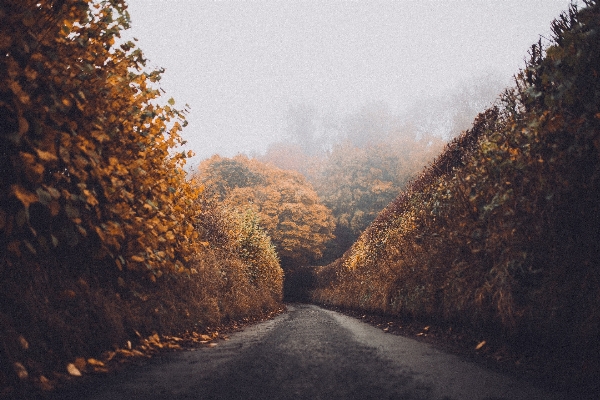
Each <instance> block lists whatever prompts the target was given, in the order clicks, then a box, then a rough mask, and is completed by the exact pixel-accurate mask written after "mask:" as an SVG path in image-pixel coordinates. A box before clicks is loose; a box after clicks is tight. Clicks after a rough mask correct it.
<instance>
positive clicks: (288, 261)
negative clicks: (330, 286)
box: [196, 156, 334, 267]
mask: <svg viewBox="0 0 600 400" xmlns="http://www.w3.org/2000/svg"><path fill="white" fill-rule="evenodd" d="M196 180H197V181H198V182H200V183H201V184H202V185H203V186H204V187H205V188H206V192H207V194H206V196H208V197H212V198H213V201H216V202H223V204H224V206H225V207H226V208H228V209H230V210H232V211H234V212H237V213H241V214H244V213H247V212H248V211H247V210H252V212H253V213H254V214H255V215H256V217H258V219H257V223H258V224H259V225H260V226H261V227H262V228H264V230H265V231H266V232H267V233H268V235H269V236H270V238H271V240H272V242H273V244H274V246H275V248H276V250H277V254H278V256H279V257H280V258H281V260H282V264H283V265H284V267H290V266H294V265H304V264H307V263H310V262H314V261H315V260H318V259H319V258H320V257H321V256H322V254H323V250H324V249H325V244H326V243H327V242H328V241H329V240H331V239H332V238H333V234H332V231H333V227H334V221H333V218H332V216H331V212H330V211H329V210H328V209H327V208H326V207H325V206H324V205H322V204H321V202H320V200H319V199H318V197H317V194H316V193H315V191H314V190H313V189H312V187H311V185H310V184H309V183H308V182H307V181H306V178H304V176H302V175H301V174H300V173H298V172H294V171H285V170H281V169H279V168H276V167H274V166H270V165H268V164H264V163H261V162H259V161H257V160H254V159H249V158H247V157H245V156H237V157H234V158H232V159H229V158H222V157H220V156H213V157H212V158H210V159H208V160H205V161H204V162H203V163H202V164H201V165H200V167H199V172H198V174H197V176H196Z"/></svg>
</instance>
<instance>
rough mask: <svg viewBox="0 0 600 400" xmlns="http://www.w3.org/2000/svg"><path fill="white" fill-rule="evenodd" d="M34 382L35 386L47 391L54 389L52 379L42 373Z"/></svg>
mask: <svg viewBox="0 0 600 400" xmlns="http://www.w3.org/2000/svg"><path fill="white" fill-rule="evenodd" d="M36 383H37V386H38V387H39V388H40V389H42V390H44V391H47V392H49V391H51V390H53V389H54V384H53V383H52V381H51V380H50V379H48V378H46V377H45V376H44V375H42V376H40V377H39V379H38V380H37V382H36Z"/></svg>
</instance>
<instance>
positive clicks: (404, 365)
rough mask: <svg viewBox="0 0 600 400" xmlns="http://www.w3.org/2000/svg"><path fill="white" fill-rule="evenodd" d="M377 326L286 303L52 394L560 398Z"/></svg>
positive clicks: (94, 397)
mask: <svg viewBox="0 0 600 400" xmlns="http://www.w3.org/2000/svg"><path fill="white" fill-rule="evenodd" d="M388 322H389V321H388ZM384 329H385V328H384ZM382 330H383V329H381V328H376V327H373V326H371V325H369V324H366V323H363V322H362V321H361V320H358V319H356V318H351V317H349V316H346V315H344V314H341V313H337V312H335V311H331V310H326V309H323V308H320V307H318V306H315V305H308V304H290V305H288V310H287V312H285V313H282V314H280V315H278V316H276V317H275V318H274V319H271V320H268V321H265V322H263V323H259V324H255V325H252V326H249V327H248V328H247V329H244V330H243V331H240V332H234V333H232V334H231V335H230V336H229V338H228V340H219V341H217V342H216V343H215V344H216V345H214V346H210V347H198V348H192V349H188V350H186V351H179V352H172V353H164V354H160V355H158V356H157V357H154V358H153V359H150V360H147V361H146V362H145V363H143V364H141V365H137V366H132V367H131V368H127V369H126V370H124V371H123V372H122V373H119V374H115V375H113V376H105V377H104V378H102V379H97V380H95V381H93V382H89V383H88V384H82V385H80V386H78V387H72V388H69V389H67V390H65V391H62V392H57V393H56V394H55V397H53V398H55V399H65V398H78V399H90V400H108V399H110V400H117V399H128V400H130V399H144V400H149V399H169V400H171V399H267V398H268V399H299V398H311V399H328V400H329V399H378V400H379V399H417V400H419V399H420V400H425V399H437V400H450V399H453V400H458V399H473V400H476V399H480V400H490V399H496V400H499V399H502V400H516V399H523V400H531V399H540V400H542V399H543V400H548V399H567V398H569V397H564V396H562V395H561V394H560V393H556V392H553V391H548V390H547V388H543V387H536V386H535V385H531V384H530V383H529V382H528V381H527V380H526V379H522V378H521V379H520V378H516V377H511V376H508V375H506V374H503V373H499V372H495V371H492V370H489V369H487V368H484V367H482V366H479V365H477V364H475V363H472V362H469V361H466V360H464V359H462V358H461V357H457V356H455V355H452V354H447V353H446V352H443V351H439V350H436V349H435V348H434V347H432V346H430V345H429V344H426V343H419V342H418V341H415V340H412V339H409V338H405V337H401V336H396V335H389V334H386V333H385V332H382ZM388 331H389V329H388Z"/></svg>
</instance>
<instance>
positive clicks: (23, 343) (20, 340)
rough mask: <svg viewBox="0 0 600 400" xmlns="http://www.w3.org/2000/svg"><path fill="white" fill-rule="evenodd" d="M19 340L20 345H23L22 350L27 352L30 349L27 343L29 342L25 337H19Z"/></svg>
mask: <svg viewBox="0 0 600 400" xmlns="http://www.w3.org/2000/svg"><path fill="white" fill-rule="evenodd" d="M18 340H19V344H20V345H21V348H22V349H23V350H27V349H28V348H29V343H27V340H25V338H24V337H23V335H20V336H19V337H18Z"/></svg>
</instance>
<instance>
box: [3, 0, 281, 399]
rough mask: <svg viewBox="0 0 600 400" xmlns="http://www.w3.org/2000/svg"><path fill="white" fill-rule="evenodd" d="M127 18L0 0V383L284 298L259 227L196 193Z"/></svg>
mask: <svg viewBox="0 0 600 400" xmlns="http://www.w3.org/2000/svg"><path fill="white" fill-rule="evenodd" d="M127 27H128V15H127V12H126V6H125V3H124V1H123V0H110V1H101V2H100V1H94V2H92V1H87V0H47V1H44V0H37V1H29V0H25V1H24V0H7V1H3V2H2V3H1V4H0V52H1V54H2V57H0V146H1V147H0V342H1V344H2V345H1V347H0V395H7V396H10V397H17V396H20V395H27V394H31V393H35V390H37V389H41V390H46V389H51V388H52V387H53V386H54V385H55V384H56V383H57V382H60V381H62V380H64V378H65V377H66V376H68V375H69V374H70V375H74V374H73V369H71V370H67V368H66V367H67V365H68V363H71V362H72V361H73V360H74V359H75V358H79V359H82V360H85V359H96V358H100V357H101V353H102V352H104V351H107V350H114V349H115V348H123V347H124V346H131V342H133V344H134V345H135V343H136V342H137V341H140V340H142V338H144V337H147V336H149V335H153V334H154V333H158V334H161V335H168V334H173V333H176V332H183V331H184V330H190V329H197V330H199V331H202V330H203V329H207V328H208V327H212V328H214V327H216V326H218V325H219V324H221V323H223V322H225V321H228V320H232V319H239V318H245V317H248V316H252V315H259V314H261V313H263V312H269V311H272V310H274V309H277V308H278V307H280V304H281V297H282V285H283V283H282V270H281V268H280V266H279V260H278V258H277V255H276V254H275V252H274V249H273V246H272V245H271V243H270V239H269V238H268V237H267V236H266V235H265V233H264V232H263V231H262V230H261V229H260V228H259V227H258V225H257V224H256V223H255V221H254V219H253V218H254V217H253V216H252V215H250V214H248V215H242V216H239V215H230V214H227V213H226V212H225V211H224V210H221V209H219V208H218V207H206V208H205V207H204V205H205V204H204V203H205V202H204V200H203V198H202V188H201V187H200V186H198V185H195V184H194V183H193V182H191V181H188V180H187V179H186V175H185V172H184V170H183V165H184V163H185V158H186V157H187V156H188V154H185V153H181V152H178V151H176V148H177V146H178V145H179V144H181V143H182V139H181V137H180V136H179V131H180V130H181V129H182V127H183V126H185V125H186V122H185V111H181V110H178V109H176V108H175V107H174V100H172V99H170V100H168V101H161V99H160V88H159V87H158V81H159V80H160V74H161V72H162V71H160V70H154V71H151V70H148V69H147V68H146V66H145V60H144V58H143V54H142V52H141V51H140V50H139V49H138V48H136V46H135V44H134V43H132V42H127V43H123V41H122V40H121V39H120V32H121V31H122V30H123V29H126V28H127ZM163 103H166V104H163ZM207 227H210V228H211V229H210V230H207V229H206V228H207ZM219 232H221V233H223V234H222V235H220V236H219V235H218V234H217V233H219ZM128 342H130V343H129V344H128ZM75 375H76V373H75ZM32 391H33V392H32ZM38 395H39V393H38Z"/></svg>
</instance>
